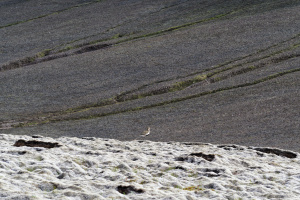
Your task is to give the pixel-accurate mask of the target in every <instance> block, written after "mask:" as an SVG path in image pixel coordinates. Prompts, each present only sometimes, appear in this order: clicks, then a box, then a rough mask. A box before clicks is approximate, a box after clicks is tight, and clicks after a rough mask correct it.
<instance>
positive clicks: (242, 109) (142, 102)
mask: <svg viewBox="0 0 300 200" xmlns="http://www.w3.org/2000/svg"><path fill="white" fill-rule="evenodd" d="M299 10H300V1H299V0H287V1H279V0H264V1H262V0H261V1H258V0H255V1H253V0H251V1H250V0H249V1H248V0H246V1H238V0H232V1H224V0H223V1H221V0H212V1H204V0H188V1H187V0H94V1H92V0H72V1H70V0H66V1H62V2H58V1H51V0H49V1H41V0H35V1H33V0H29V1H18V0H14V1H8V0H1V1H0V93H1V96H0V113H1V115H0V128H1V129H0V133H3V134H17V135H44V136H49V137H60V136H72V137H100V138H114V139H118V140H133V139H134V138H136V137H137V136H138V135H139V134H140V133H141V132H143V131H144V130H146V129H147V127H148V126H149V127H151V134H150V135H149V136H147V138H148V139H149V140H152V141H177V142H204V143H213V144H220V143H231V144H232V143H234V144H239V145H246V146H269V147H277V148H283V149H289V150H293V151H297V152H300V145H299V142H300V134H299V132H300V131H299V130H300V127H299V124H300V103H299V102H300V101H299V100H300V91H299V90H300V87H299V86H300V76H299V75H300V64H299V63H300V62H299V61H300V12H299Z"/></svg>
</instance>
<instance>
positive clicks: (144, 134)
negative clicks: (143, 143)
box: [140, 127, 150, 137]
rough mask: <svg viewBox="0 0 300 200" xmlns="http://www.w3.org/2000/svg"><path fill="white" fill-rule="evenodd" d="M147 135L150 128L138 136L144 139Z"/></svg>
mask: <svg viewBox="0 0 300 200" xmlns="http://www.w3.org/2000/svg"><path fill="white" fill-rule="evenodd" d="M149 134H150V127H148V129H147V130H146V131H144V132H143V133H142V134H141V135H140V136H142V137H146V136H147V135H149Z"/></svg>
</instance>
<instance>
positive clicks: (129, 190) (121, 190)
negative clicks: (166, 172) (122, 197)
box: [117, 185, 145, 194]
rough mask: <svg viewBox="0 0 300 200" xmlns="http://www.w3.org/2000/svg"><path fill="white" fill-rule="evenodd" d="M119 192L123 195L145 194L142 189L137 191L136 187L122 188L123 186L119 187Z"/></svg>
mask: <svg viewBox="0 0 300 200" xmlns="http://www.w3.org/2000/svg"><path fill="white" fill-rule="evenodd" d="M117 190H118V192H120V193H121V194H129V193H130V192H132V191H133V192H136V193H139V194H140V193H144V192H145V191H144V190H142V189H136V188H135V187H133V186H131V185H130V186H122V185H119V186H118V187H117Z"/></svg>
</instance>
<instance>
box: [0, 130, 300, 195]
mask: <svg viewBox="0 0 300 200" xmlns="http://www.w3.org/2000/svg"><path fill="white" fill-rule="evenodd" d="M19 139H23V140H25V141H29V140H36V141H44V142H57V143H59V144H60V145H61V146H60V147H55V148H44V147H28V146H21V147H16V146H13V145H14V143H15V142H16V141H17V140H19ZM279 151H280V150H279ZM191 154H192V155H191ZM293 154H294V155H296V158H288V157H285V156H280V155H275V154H273V153H264V152H261V151H258V150H256V149H255V148H254V147H244V146H238V145H228V146H226V145H223V146H220V145H212V144H201V143H194V144H192V143H190V144H189V143H179V142H168V143H166V142H152V141H147V140H145V141H137V140H134V141H122V142H121V141H117V140H114V139H101V138H71V137H61V138H55V139H54V138H48V137H39V138H36V137H35V138H32V137H30V136H23V135H21V136H20V135H7V134H0V199H1V200H8V199H10V200H12V199H14V200H31V199H72V200H73V199H74V200H75V199H76V200H77V199H78V200H81V199H85V200H91V199H111V200H112V199H114V200H119V199H120V200H123V199H124V200H126V199H133V200H135V199H136V200H149V199H164V200H175V199H180V200H181V199H182V200H192V199H201V200H202V199H203V200H205V199H220V200H221V199H228V200H234V199H236V200H238V199H251V200H252V199H288V200H293V199H294V200H296V199H297V200H299V199H300V159H299V153H295V152H293ZM197 155H198V156H197ZM199 155H202V156H199ZM203 155H204V156H203Z"/></svg>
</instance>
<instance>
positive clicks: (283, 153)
mask: <svg viewBox="0 0 300 200" xmlns="http://www.w3.org/2000/svg"><path fill="white" fill-rule="evenodd" d="M254 150H256V151H260V152H263V153H269V154H275V155H277V156H283V157H287V158H296V157H297V154H295V153H293V152H290V151H283V150H280V149H272V148H254Z"/></svg>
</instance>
